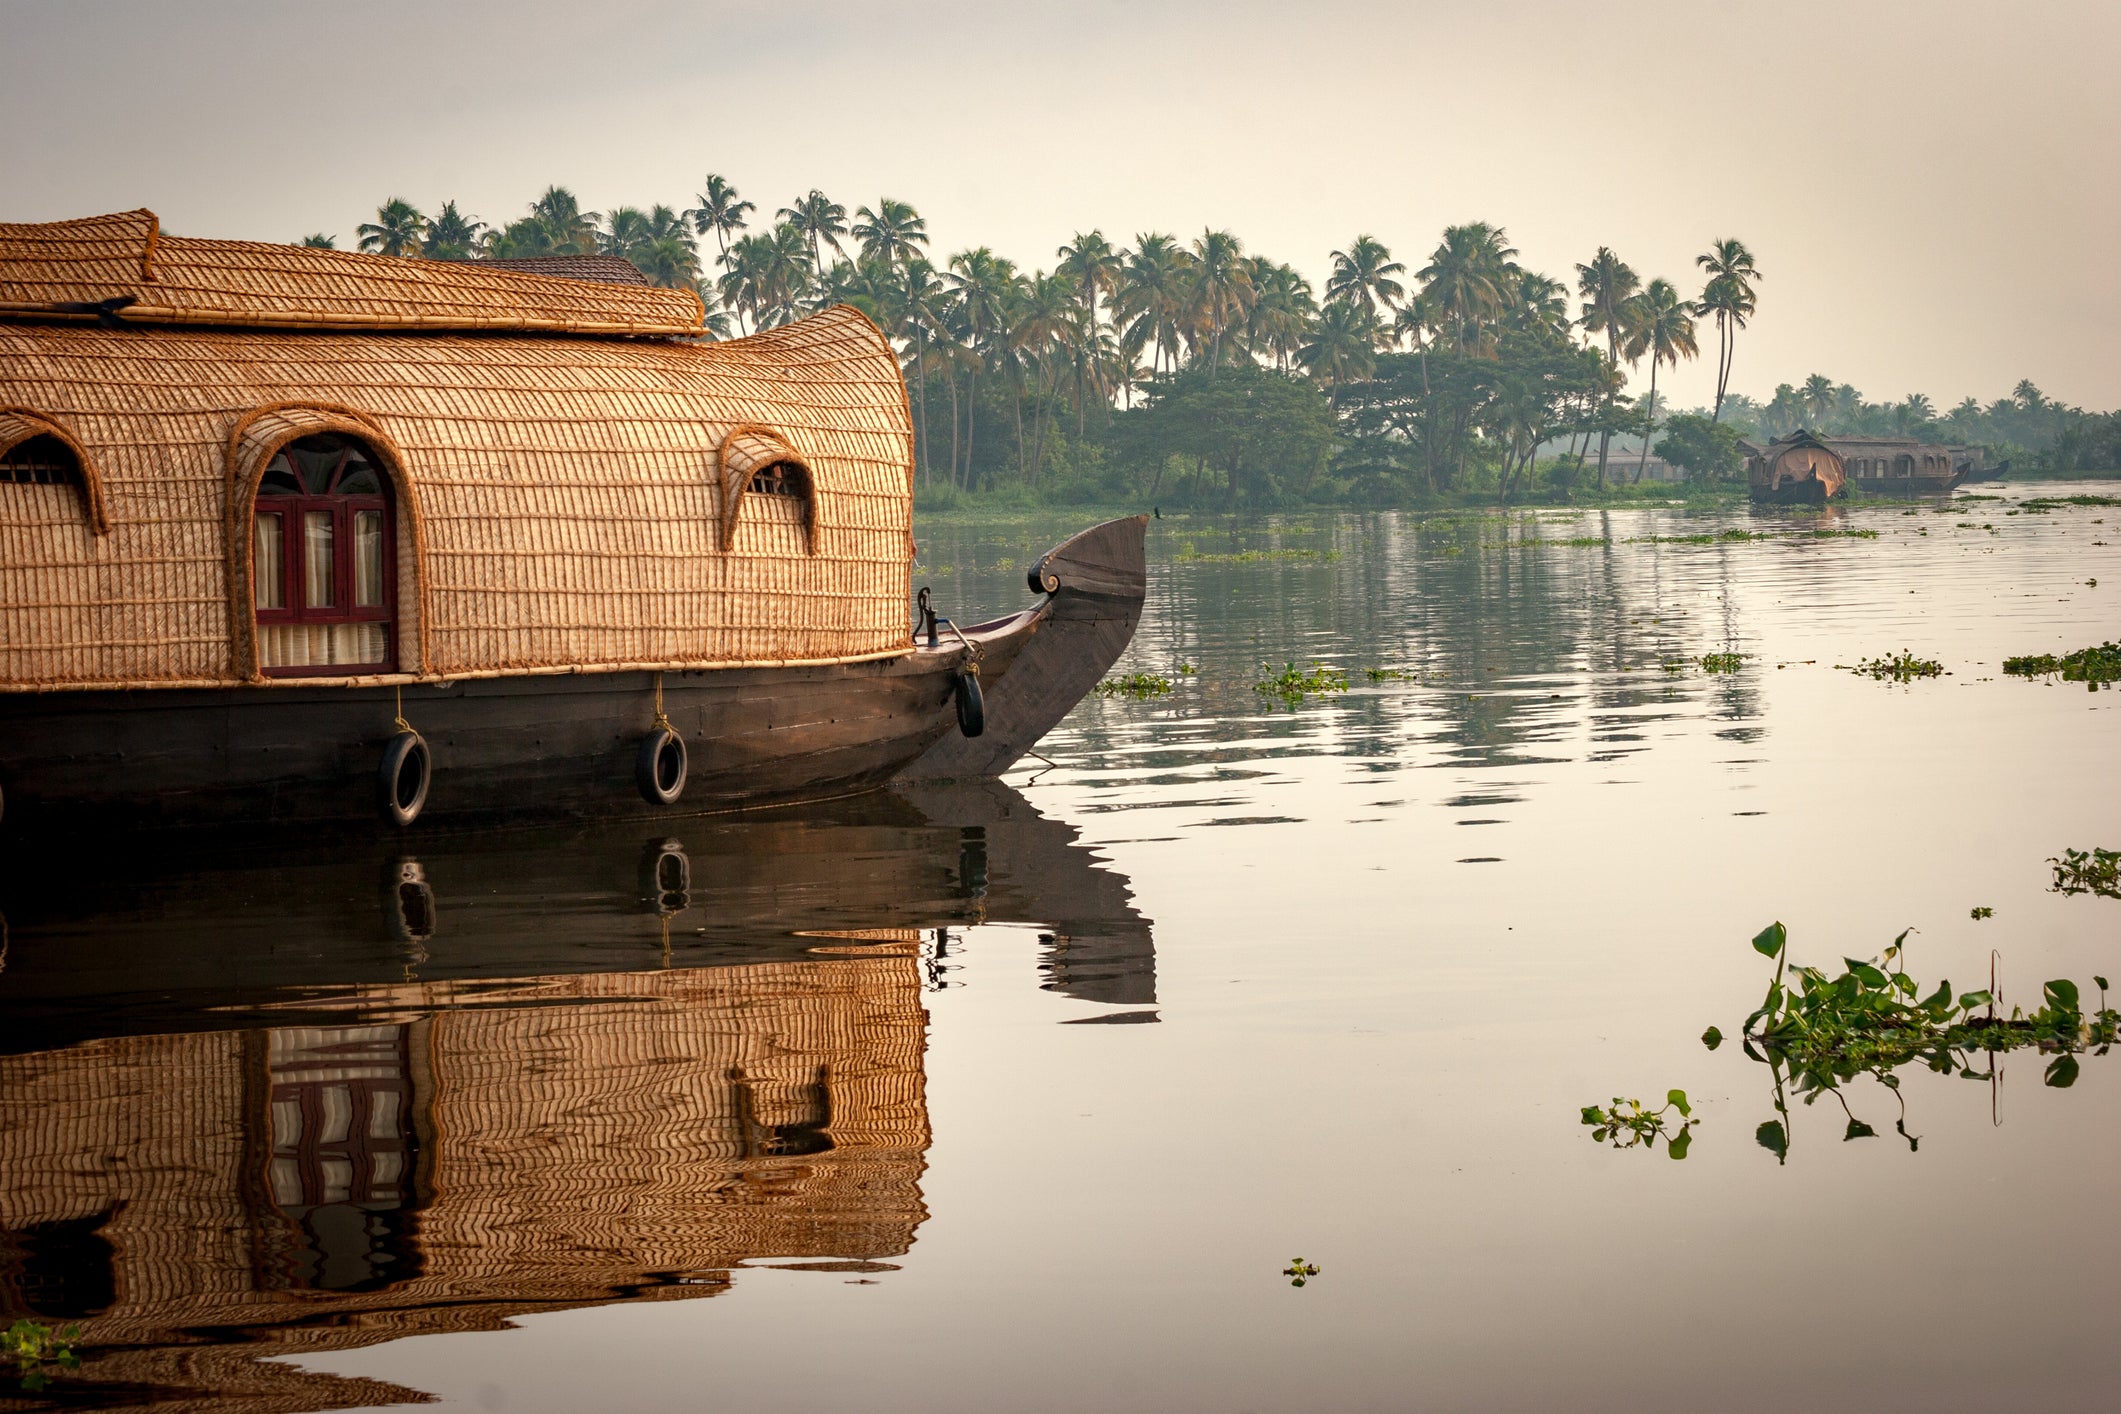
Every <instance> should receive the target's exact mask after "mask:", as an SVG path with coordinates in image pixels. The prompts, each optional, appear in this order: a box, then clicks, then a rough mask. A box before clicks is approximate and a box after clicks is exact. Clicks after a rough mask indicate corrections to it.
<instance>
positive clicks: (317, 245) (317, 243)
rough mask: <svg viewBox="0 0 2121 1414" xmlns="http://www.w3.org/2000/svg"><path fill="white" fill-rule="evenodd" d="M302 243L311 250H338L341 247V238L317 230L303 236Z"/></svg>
mask: <svg viewBox="0 0 2121 1414" xmlns="http://www.w3.org/2000/svg"><path fill="white" fill-rule="evenodd" d="M302 244H303V245H305V246H307V247H308V248H309V249H311V250H337V249H338V248H339V238H338V237H337V236H327V235H325V234H324V233H323V232H322V231H315V232H312V233H311V234H309V235H306V236H304V237H302Z"/></svg>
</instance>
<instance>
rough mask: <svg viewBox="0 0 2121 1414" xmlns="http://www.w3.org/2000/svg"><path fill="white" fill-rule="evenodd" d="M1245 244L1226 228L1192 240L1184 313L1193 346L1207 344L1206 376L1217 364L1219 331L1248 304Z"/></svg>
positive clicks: (1250, 292) (1220, 349)
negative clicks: (1188, 322) (1188, 324)
mask: <svg viewBox="0 0 2121 1414" xmlns="http://www.w3.org/2000/svg"><path fill="white" fill-rule="evenodd" d="M1244 254H1245V244H1244V242H1243V241H1241V240H1239V239H1238V238H1237V236H1236V235H1235V234H1234V233H1232V232H1230V231H1209V230H1203V231H1202V232H1201V233H1200V235H1198V236H1197V237H1195V238H1194V241H1193V259H1194V266H1193V272H1192V273H1193V279H1192V290H1191V294H1192V299H1191V300H1190V301H1189V302H1188V304H1189V308H1188V309H1187V314H1188V316H1189V317H1190V323H1191V325H1192V328H1193V331H1194V341H1195V344H1196V348H1197V346H1198V344H1199V343H1200V342H1202V341H1205V342H1206V343H1207V345H1208V369H1209V376H1210V377H1213V376H1214V370H1215V369H1217V368H1219V367H1221V365H1222V358H1223V332H1224V331H1225V330H1227V329H1228V328H1230V326H1232V325H1233V324H1235V323H1237V321H1238V320H1240V319H1242V318H1243V317H1244V315H1245V312H1246V311H1247V310H1249V309H1250V308H1251V307H1252V299H1253V290H1252V276H1251V270H1250V268H1249V266H1247V264H1246V263H1245V259H1244Z"/></svg>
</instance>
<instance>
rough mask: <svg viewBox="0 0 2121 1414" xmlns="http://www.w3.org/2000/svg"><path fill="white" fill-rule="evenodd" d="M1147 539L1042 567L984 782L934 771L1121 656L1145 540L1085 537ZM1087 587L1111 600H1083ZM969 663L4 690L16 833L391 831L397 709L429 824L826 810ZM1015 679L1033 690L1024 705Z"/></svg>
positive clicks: (1005, 745) (938, 716)
mask: <svg viewBox="0 0 2121 1414" xmlns="http://www.w3.org/2000/svg"><path fill="white" fill-rule="evenodd" d="M1130 540H1131V544H1132V547H1133V551H1132V553H1133V559H1132V561H1131V564H1132V578H1131V580H1128V579H1127V578H1126V575H1125V573H1124V572H1123V573H1122V575H1121V576H1120V580H1119V581H1117V582H1115V581H1114V579H1113V578H1112V576H1111V575H1110V574H1109V573H1108V574H1107V575H1106V576H1105V577H1104V578H1103V579H1095V577H1094V576H1092V575H1090V574H1089V573H1088V572H1087V571H1086V570H1078V569H1077V568H1075V562H1074V561H1073V560H1071V559H1069V558H1068V557H1067V554H1066V550H1067V547H1063V549H1062V550H1060V551H1056V552H1054V554H1053V555H1052V556H1049V557H1048V559H1047V561H1046V562H1042V563H1053V562H1056V561H1057V562H1058V570H1057V572H1056V574H1054V575H1053V576H1049V577H1050V578H1052V579H1053V580H1054V583H1053V585H1052V586H1051V587H1050V588H1048V589H1047V590H1046V593H1045V597H1044V599H1043V600H1042V601H1041V602H1040V603H1038V604H1037V605H1036V606H1034V607H1033V608H1031V609H1028V610H1026V611H1024V612H1023V613H1021V614H1018V615H1015V616H1014V617H1012V618H1009V619H1004V620H997V621H995V622H994V623H991V624H986V625H981V626H979V628H978V629H977V630H976V631H975V632H974V633H972V634H971V637H972V639H973V642H974V643H975V644H976V645H977V650H978V655H979V658H980V678H981V682H982V684H983V687H984V690H985V693H986V695H987V698H988V702H989V704H990V705H989V707H988V723H989V725H988V727H987V732H988V734H990V735H991V737H992V741H991V742H990V743H989V746H988V748H987V749H986V750H984V751H983V752H981V753H979V754H978V755H977V756H976V757H974V758H972V760H971V765H970V766H969V767H968V766H967V765H966V764H965V763H964V762H962V761H960V760H959V759H958V758H956V757H954V756H949V755H947V754H945V756H944V757H943V758H942V759H943V760H944V762H945V764H944V766H943V769H941V770H939V771H930V772H928V774H929V775H930V776H934V775H947V776H968V775H993V774H997V773H998V772H999V771H1000V770H1001V769H1003V768H1005V767H1006V766H1007V765H1008V764H1009V763H1010V762H1013V761H1014V760H1015V759H1016V758H1017V757H1018V756H1020V755H1022V753H1023V752H1024V751H1026V750H1028V749H1029V748H1030V747H1031V746H1032V744H1033V743H1034V742H1035V741H1036V740H1037V738H1038V737H1039V736H1041V735H1043V734H1044V733H1045V731H1046V730H1047V729H1048V728H1050V727H1051V726H1052V724H1053V723H1054V722H1055V721H1058V720H1059V719H1060V717H1061V716H1063V715H1065V713H1066V712H1067V710H1068V709H1069V708H1070V707H1073V706H1074V705H1075V703H1076V701H1077V700H1079V699H1080V698H1081V696H1082V695H1083V693H1084V692H1086V691H1087V690H1088V689H1089V686H1090V685H1091V684H1092V683H1094V682H1096V680H1097V678H1098V677H1099V676H1100V675H1102V673H1103V672H1104V670H1105V668H1107V667H1109V666H1110V664H1111V661H1112V659H1113V658H1116V657H1117V656H1118V653H1119V651H1120V650H1121V649H1124V647H1125V646H1126V636H1125V635H1118V636H1117V637H1116V639H1115V634H1116V632H1117V629H1116V626H1117V625H1118V624H1119V623H1121V622H1124V624H1125V628H1126V634H1131V632H1132V628H1133V621H1134V618H1135V617H1136V616H1138V615H1139V612H1140V605H1141V597H1142V592H1143V588H1142V578H1141V574H1140V557H1141V548H1140V547H1141V542H1142V526H1141V523H1140V520H1139V518H1138V517H1137V518H1135V519H1131V520H1125V521H1115V522H1112V523H1111V525H1109V526H1104V527H1099V528H1098V529H1097V530H1094V531H1090V532H1086V533H1085V535H1083V536H1078V537H1077V538H1076V540H1074V541H1071V542H1069V544H1070V545H1071V546H1074V545H1077V544H1078V543H1079V542H1086V543H1087V544H1088V546H1089V547H1091V548H1092V549H1095V550H1097V551H1099V552H1100V553H1101V554H1102V555H1103V558H1104V559H1106V560H1111V559H1115V558H1116V559H1117V560H1119V561H1120V562H1122V563H1123V564H1124V563H1125V562H1126V555H1125V547H1126V545H1127V543H1128V542H1129V541H1130ZM1114 545H1117V546H1118V547H1119V549H1118V550H1114V549H1112V547H1113V546H1114ZM1092 580H1094V582H1095V584H1096V586H1097V588H1096V592H1092V593H1084V592H1078V591H1077V590H1076V589H1075V588H1073V587H1072V586H1073V585H1074V584H1075V583H1076V582H1078V581H1092ZM1130 594H1131V608H1128V607H1126V604H1125V601H1126V600H1127V599H1128V597H1129V595H1130ZM1115 601H1117V607H1115ZM1048 630H1051V631H1050V632H1049V631H1048ZM967 657H968V649H967V647H966V646H965V645H964V644H963V643H961V642H960V641H958V640H957V639H956V638H955V636H953V635H949V634H948V633H947V632H946V633H945V634H944V636H943V637H942V639H941V641H940V642H939V643H938V644H936V645H935V646H933V647H929V646H925V645H923V646H921V647H919V648H917V649H916V650H915V651H914V652H912V653H909V654H908V655H906V656H905V657H902V658H896V659H890V660H885V661H879V662H869V663H854V664H844V665H836V666H824V667H799V668H728V669H712V670H703V671H690V672H668V673H663V674H660V675H658V674H654V673H647V672H627V673H595V674H587V673H585V674H579V675H557V676H550V675H549V676H524V677H502V678H487V679H479V680H473V681H465V682H458V683H452V684H415V685H410V686H407V687H405V688H404V689H403V690H402V697H401V696H400V690H399V689H397V688H392V687H314V688H305V687H302V686H299V685H296V684H276V685H274V686H271V687H236V688H198V689H193V688H181V689H163V690H157V691H133V692H121V691H95V692H32V693H6V694H0V792H4V797H0V799H4V810H5V814H4V815H0V830H4V831H5V832H6V833H8V834H10V835H19V834H20V833H21V832H23V831H32V830H34V831H43V830H61V831H75V830H81V829H89V830H106V829H111V828H140V827H149V828H152V827H162V826H200V825H205V826H287V825H310V824H321V823H328V822H347V823H353V822H371V821H376V820H378V819H379V815H380V793H381V787H380V784H379V773H380V770H381V762H382V757H383V751H384V749H385V747H386V746H387V745H388V744H389V742H390V741H391V739H392V738H393V737H394V736H395V735H396V733H397V730H398V729H397V726H396V718H397V717H398V715H399V713H400V712H401V711H402V713H403V716H404V717H405V719H406V721H408V722H409V723H410V724H411V725H412V727H413V728H414V729H415V730H417V731H418V732H419V733H420V734H421V736H422V737H424V738H425V740H426V742H427V744H428V747H429V749H430V750H431V752H432V754H433V778H432V785H431V788H430V789H429V792H428V796H427V802H426V805H425V807H424V809H423V810H422V811H421V813H420V817H419V819H418V821H417V822H416V824H415V825H413V826H412V827H411V828H413V829H415V830H422V829H432V828H434V827H436V826H478V825H485V824H493V823H505V822H513V821H521V820H537V819H553V818H578V817H609V816H625V815H655V814H677V813H695V812H704V811H721V810H733V809H741V808H746V807H750V806H757V805H770V804H778V803H786V802H792V801H804V800H822V799H829V798H831V797H834V796H839V795H847V794H851V793H854V792H858V791H863V790H868V789H871V788H873V787H875V786H878V785H880V784H882V783H883V782H885V781H887V780H889V779H891V778H892V777H894V776H895V775H898V774H899V773H900V772H902V771H904V770H905V769H906V768H907V767H908V766H909V765H910V764H912V763H913V762H915V761H916V760H918V759H920V758H922V757H923V756H924V755H925V754H926V753H928V752H930V751H931V749H933V748H935V747H936V746H937V744H938V743H940V742H943V741H945V740H946V739H947V738H952V737H958V736H959V732H960V729H959V726H958V716H957V707H956V702H957V688H956V679H957V675H958V673H959V671H960V669H961V668H962V667H963V666H964V664H965V661H966V659H967ZM1020 667H1022V668H1023V669H1024V671H1025V676H1026V680H1027V681H1028V682H1029V683H1031V684H1032V685H1033V689H1032V690H1026V691H1021V692H1012V691H1010V690H1009V688H1008V683H1009V681H1010V679H1011V677H1012V675H1013V674H1014V673H1015V672H1016V671H1017V670H1018V669H1019V668H1020ZM658 676H660V678H661V691H662V705H663V710H664V712H665V713H666V715H667V716H668V718H669V721H670V724H671V726H672V727H673V728H674V729H675V730H676V731H677V732H678V733H679V734H680V735H681V736H683V737H684V739H685V742H686V744H687V750H688V753H689V757H690V768H689V772H688V777H687V781H686V785H685V789H684V791H683V794H682V795H681V797H680V798H679V799H678V800H677V801H676V802H674V803H673V804H671V805H669V806H657V805H651V804H649V803H648V802H647V801H646V800H645V799H644V798H643V796H642V795H641V793H640V791H639V789H638V787H637V785H636V779H635V762H636V757H637V754H638V752H639V750H640V746H641V743H642V740H643V739H644V737H646V736H647V735H648V733H649V732H650V731H651V730H652V729H653V727H654V723H655V710H656V695H657V678H658ZM975 767H976V769H974V768H975Z"/></svg>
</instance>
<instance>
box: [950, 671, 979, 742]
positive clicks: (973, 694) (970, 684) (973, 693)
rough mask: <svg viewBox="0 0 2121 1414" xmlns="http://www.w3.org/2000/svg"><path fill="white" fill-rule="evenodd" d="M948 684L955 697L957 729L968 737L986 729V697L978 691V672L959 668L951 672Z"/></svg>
mask: <svg viewBox="0 0 2121 1414" xmlns="http://www.w3.org/2000/svg"><path fill="white" fill-rule="evenodd" d="M950 686H951V694H952V695H953V696H954V697H956V698H957V729H958V730H959V731H961V732H963V733H964V734H965V735H966V736H968V737H971V736H978V735H979V734H980V733H981V732H983V731H985V730H987V699H986V696H985V694H983V693H982V692H981V691H980V687H979V674H978V673H971V672H966V671H965V670H964V669H962V668H960V669H958V671H957V672H955V673H953V674H951V679H950Z"/></svg>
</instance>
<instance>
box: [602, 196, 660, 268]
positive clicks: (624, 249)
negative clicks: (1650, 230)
mask: <svg viewBox="0 0 2121 1414" xmlns="http://www.w3.org/2000/svg"><path fill="white" fill-rule="evenodd" d="M652 239H654V237H653V236H651V235H650V233H649V225H648V213H647V212H645V211H643V210H641V208H640V207H638V206H615V207H613V208H612V209H611V214H610V215H608V216H606V217H605V218H604V227H603V229H602V230H600V231H598V232H597V233H596V240H597V251H598V253H599V254H602V255H616V256H618V257H619V258H620V259H622V260H631V259H632V258H633V255H634V252H636V251H638V250H639V249H640V248H641V247H643V246H645V245H647V244H648V242H649V241H650V240H652Z"/></svg>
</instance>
